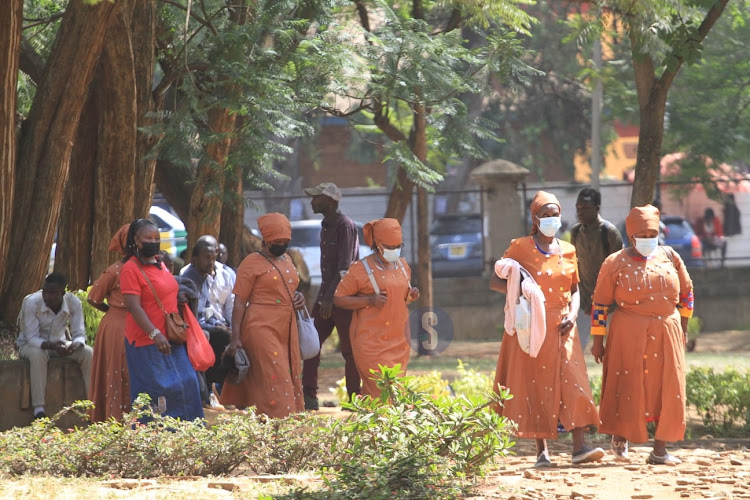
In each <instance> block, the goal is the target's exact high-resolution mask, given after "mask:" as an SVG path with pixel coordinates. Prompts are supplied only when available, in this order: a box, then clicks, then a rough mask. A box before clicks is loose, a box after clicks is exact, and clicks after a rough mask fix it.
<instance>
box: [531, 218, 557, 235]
mask: <svg viewBox="0 0 750 500" xmlns="http://www.w3.org/2000/svg"><path fill="white" fill-rule="evenodd" d="M537 219H538V220H539V232H540V233H542V234H543V235H544V236H547V237H548V238H551V237H552V236H554V235H555V233H557V230H558V229H560V227H561V226H562V220H561V219H560V217H544V218H542V219H540V218H539V217H537Z"/></svg>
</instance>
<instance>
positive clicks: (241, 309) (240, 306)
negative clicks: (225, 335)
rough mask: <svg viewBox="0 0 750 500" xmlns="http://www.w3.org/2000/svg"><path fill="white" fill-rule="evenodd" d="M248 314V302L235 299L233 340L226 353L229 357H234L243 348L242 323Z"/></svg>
mask: <svg viewBox="0 0 750 500" xmlns="http://www.w3.org/2000/svg"><path fill="white" fill-rule="evenodd" d="M246 312H247V300H246V299H241V298H239V297H235V300H234V309H232V340H230V341H229V345H228V346H227V348H226V351H225V352H226V353H227V355H229V356H234V353H235V352H237V349H239V348H240V347H242V340H241V339H240V334H241V333H242V321H243V320H244V319H245V313H246Z"/></svg>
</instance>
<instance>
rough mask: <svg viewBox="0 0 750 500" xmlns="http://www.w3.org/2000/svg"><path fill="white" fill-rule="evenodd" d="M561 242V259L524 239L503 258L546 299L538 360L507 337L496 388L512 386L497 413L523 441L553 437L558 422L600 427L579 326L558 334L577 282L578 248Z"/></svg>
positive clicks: (509, 249)
mask: <svg viewBox="0 0 750 500" xmlns="http://www.w3.org/2000/svg"><path fill="white" fill-rule="evenodd" d="M558 241H559V240H558ZM559 244H560V246H561V249H562V253H561V254H560V255H546V254H544V253H543V252H541V251H539V249H538V248H537V247H536V243H535V242H534V240H533V238H532V237H530V236H529V237H523V238H518V239H515V240H513V241H512V242H511V244H510V247H508V249H507V250H506V251H505V254H504V257H506V258H510V259H513V260H516V261H518V263H519V264H521V265H522V266H523V267H524V268H525V269H526V270H527V271H529V272H530V273H531V274H532V276H533V277H534V279H535V280H536V282H537V283H538V284H539V286H540V287H541V289H542V291H543V292H544V297H545V299H546V302H545V313H546V319H547V331H546V336H545V339H544V343H543V344H542V348H541V350H540V352H539V355H538V356H537V357H536V358H532V357H531V356H529V355H528V354H526V353H524V352H523V350H521V347H520V346H519V345H518V339H517V338H516V337H515V336H510V335H505V336H503V341H502V343H501V344H500V355H499V356H498V361H497V369H496V371H495V382H494V387H495V391H496V392H497V391H498V389H499V388H500V387H507V388H508V389H509V390H510V393H511V394H513V399H510V400H507V401H505V402H504V403H503V405H501V406H497V407H495V411H497V412H498V413H499V414H501V415H504V416H506V417H507V418H509V419H510V420H512V421H514V422H515V423H516V425H517V431H516V434H517V436H518V437H520V438H530V439H554V438H556V437H557V424H558V422H560V423H561V424H562V425H563V427H564V428H565V429H568V430H571V429H575V428H578V427H588V426H590V425H599V415H598V413H597V411H596V405H594V400H593V396H592V394H591V387H590V385H589V379H588V373H587V371H586V363H585V362H584V359H583V351H582V350H581V344H580V342H579V341H578V339H577V338H576V337H577V336H578V332H577V330H576V329H575V327H574V328H573V330H571V332H570V333H568V334H567V335H565V336H561V335H560V333H559V332H558V331H557V327H558V326H559V324H560V323H561V322H562V318H563V317H564V316H565V315H566V314H567V313H568V312H569V306H570V297H571V288H572V286H573V285H574V284H576V283H578V270H577V269H578V268H577V260H576V253H575V247H573V245H571V244H570V243H567V242H564V241H559Z"/></svg>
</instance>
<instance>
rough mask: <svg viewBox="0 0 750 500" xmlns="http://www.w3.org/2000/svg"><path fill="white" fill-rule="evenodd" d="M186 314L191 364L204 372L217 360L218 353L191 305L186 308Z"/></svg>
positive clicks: (198, 370)
mask: <svg viewBox="0 0 750 500" xmlns="http://www.w3.org/2000/svg"><path fill="white" fill-rule="evenodd" d="M184 314H185V316H186V319H187V323H188V329H187V341H186V342H185V343H186V344H187V353H188V359H190V364H191V365H193V368H194V369H195V371H197V372H204V371H206V370H208V369H209V368H211V367H212V366H214V363H215V362H216V355H215V354H214V350H213V348H212V347H211V344H210V343H209V342H208V339H207V338H206V334H205V333H204V332H203V328H201V325H200V324H199V323H198V320H197V319H195V315H193V311H191V310H190V308H189V307H186V308H185V309H184Z"/></svg>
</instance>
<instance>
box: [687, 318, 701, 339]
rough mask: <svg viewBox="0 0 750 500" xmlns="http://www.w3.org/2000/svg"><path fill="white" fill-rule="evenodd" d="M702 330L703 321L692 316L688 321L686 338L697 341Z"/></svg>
mask: <svg viewBox="0 0 750 500" xmlns="http://www.w3.org/2000/svg"><path fill="white" fill-rule="evenodd" d="M702 329H703V320H702V319H700V318H699V317H698V316H693V317H691V318H690V319H688V338H689V339H691V340H694V339H697V338H698V336H699V335H700V334H701V330H702Z"/></svg>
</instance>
